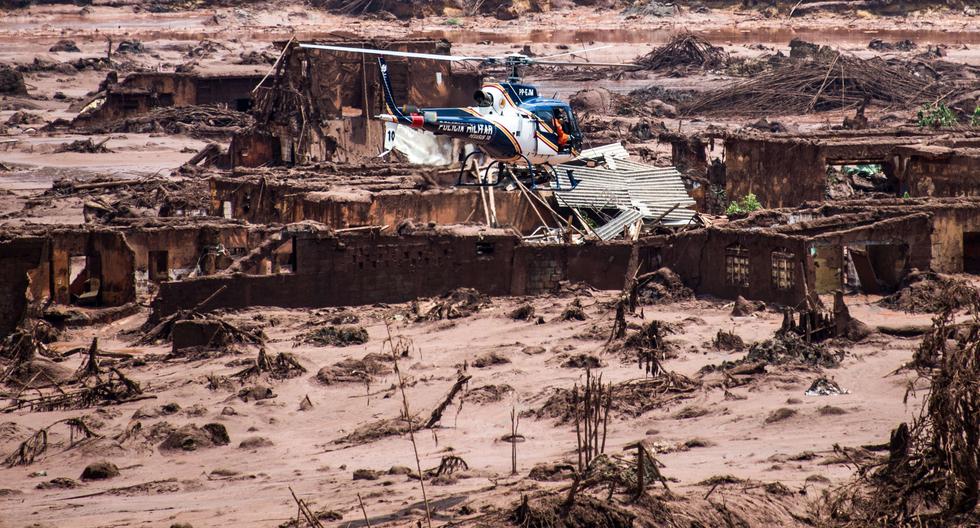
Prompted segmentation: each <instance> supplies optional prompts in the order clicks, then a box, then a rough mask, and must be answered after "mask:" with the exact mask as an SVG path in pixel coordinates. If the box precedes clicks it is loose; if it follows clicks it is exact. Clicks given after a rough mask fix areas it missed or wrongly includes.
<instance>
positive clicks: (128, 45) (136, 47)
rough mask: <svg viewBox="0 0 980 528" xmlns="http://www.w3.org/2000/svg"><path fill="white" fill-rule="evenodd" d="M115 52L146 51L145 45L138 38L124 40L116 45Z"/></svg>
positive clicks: (132, 52)
mask: <svg viewBox="0 0 980 528" xmlns="http://www.w3.org/2000/svg"><path fill="white" fill-rule="evenodd" d="M116 53H131V54H140V53H146V47H145V46H143V43H142V42H140V41H138V40H124V41H122V42H120V43H119V45H118V46H116Z"/></svg>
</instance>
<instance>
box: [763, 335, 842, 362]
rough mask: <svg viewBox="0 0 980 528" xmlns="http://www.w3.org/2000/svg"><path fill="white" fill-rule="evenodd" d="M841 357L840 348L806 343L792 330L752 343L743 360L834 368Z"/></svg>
mask: <svg viewBox="0 0 980 528" xmlns="http://www.w3.org/2000/svg"><path fill="white" fill-rule="evenodd" d="M843 358H844V353H843V351H842V350H831V349H830V348H829V347H828V346H827V345H825V344H823V343H808V342H806V341H805V340H804V339H803V338H802V337H800V336H799V335H797V334H796V333H794V332H784V333H779V334H776V335H775V336H774V337H773V338H772V339H766V340H765V341H762V342H759V343H755V344H753V345H752V346H751V347H749V352H748V354H746V356H745V359H744V361H745V362H750V363H756V362H763V363H766V364H770V365H780V364H784V363H789V362H799V363H804V364H808V365H816V366H821V367H827V368H834V367H837V366H838V365H840V362H841V360H842V359H843Z"/></svg>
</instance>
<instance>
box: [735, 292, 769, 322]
mask: <svg viewBox="0 0 980 528" xmlns="http://www.w3.org/2000/svg"><path fill="white" fill-rule="evenodd" d="M765 309H766V303H764V302H762V301H749V300H746V299H745V297H742V296H741V295H739V296H738V298H736V299H735V305H734V306H733V307H732V317H746V316H748V315H752V314H754V313H755V312H761V311H763V310H765Z"/></svg>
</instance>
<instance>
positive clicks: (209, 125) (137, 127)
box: [88, 105, 255, 138]
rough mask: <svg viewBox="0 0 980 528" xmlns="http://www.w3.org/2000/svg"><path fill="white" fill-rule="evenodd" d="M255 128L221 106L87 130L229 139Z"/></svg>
mask: <svg viewBox="0 0 980 528" xmlns="http://www.w3.org/2000/svg"><path fill="white" fill-rule="evenodd" d="M254 124H255V118H253V117H252V116H251V115H249V114H247V113H245V112H238V111H236V110H230V109H228V108H225V107H223V106H221V105H198V106H167V107H162V108H155V109H153V110H151V111H149V112H147V113H145V114H143V115H139V116H135V117H128V118H125V119H121V120H119V121H116V122H113V123H110V124H108V125H105V126H102V127H97V128H93V129H90V130H88V132H89V133H107V132H135V133H150V132H153V133H161V132H165V133H167V134H187V135H189V136H191V137H194V138H221V137H230V136H232V135H234V134H235V133H238V132H240V131H242V130H244V129H246V128H249V127H251V126H253V125H254Z"/></svg>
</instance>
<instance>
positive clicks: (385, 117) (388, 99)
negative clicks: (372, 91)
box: [377, 57, 413, 126]
mask: <svg viewBox="0 0 980 528" xmlns="http://www.w3.org/2000/svg"><path fill="white" fill-rule="evenodd" d="M378 68H379V69H380V72H381V90H382V91H383V92H384V106H385V113H383V114H381V115H378V116H377V118H378V119H380V120H382V121H387V122H389V123H399V124H403V125H409V126H412V125H413V119H412V118H411V117H409V116H407V115H405V114H404V112H402V111H401V110H400V109H399V108H398V104H397V103H395V96H394V94H393V92H392V91H391V80H390V79H389V78H388V64H387V63H386V62H385V59H384V57H378Z"/></svg>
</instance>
